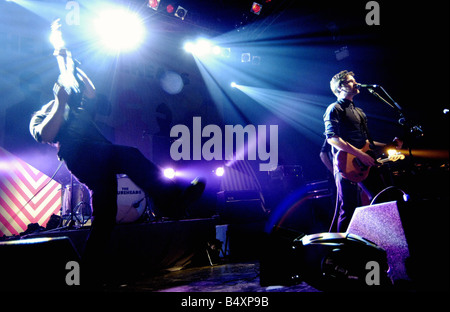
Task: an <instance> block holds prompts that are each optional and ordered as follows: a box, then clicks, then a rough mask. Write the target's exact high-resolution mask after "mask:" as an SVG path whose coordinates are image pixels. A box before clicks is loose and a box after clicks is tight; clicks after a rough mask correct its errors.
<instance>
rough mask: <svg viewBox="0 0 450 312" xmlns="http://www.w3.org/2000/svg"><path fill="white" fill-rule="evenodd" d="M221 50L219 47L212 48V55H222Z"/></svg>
mask: <svg viewBox="0 0 450 312" xmlns="http://www.w3.org/2000/svg"><path fill="white" fill-rule="evenodd" d="M221 50H222V49H221V48H220V47H219V46H214V47H213V48H212V53H213V54H214V55H219V54H220V52H221Z"/></svg>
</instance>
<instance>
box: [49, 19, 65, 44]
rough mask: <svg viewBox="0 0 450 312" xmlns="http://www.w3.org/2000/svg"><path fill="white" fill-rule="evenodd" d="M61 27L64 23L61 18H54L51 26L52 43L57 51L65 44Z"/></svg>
mask: <svg viewBox="0 0 450 312" xmlns="http://www.w3.org/2000/svg"><path fill="white" fill-rule="evenodd" d="M61 28H62V25H61V19H60V18H57V19H56V20H54V21H53V22H52V24H51V26H50V29H51V34H50V42H51V43H52V45H53V48H54V49H55V52H56V51H60V50H62V49H63V48H64V46H65V43H64V40H63V38H62V32H61Z"/></svg>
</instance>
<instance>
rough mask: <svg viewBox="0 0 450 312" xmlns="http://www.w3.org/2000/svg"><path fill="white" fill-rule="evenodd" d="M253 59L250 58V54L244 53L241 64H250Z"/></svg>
mask: <svg viewBox="0 0 450 312" xmlns="http://www.w3.org/2000/svg"><path fill="white" fill-rule="evenodd" d="M250 60H251V57H250V53H242V54H241V62H242V63H248V62H250Z"/></svg>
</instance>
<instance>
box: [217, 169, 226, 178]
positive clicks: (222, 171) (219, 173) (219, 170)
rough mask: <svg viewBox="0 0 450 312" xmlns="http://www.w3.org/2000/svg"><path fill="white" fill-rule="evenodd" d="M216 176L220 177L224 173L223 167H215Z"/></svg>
mask: <svg viewBox="0 0 450 312" xmlns="http://www.w3.org/2000/svg"><path fill="white" fill-rule="evenodd" d="M215 173H216V176H218V177H221V176H223V174H224V173H225V169H224V168H223V167H217V169H216V170H215Z"/></svg>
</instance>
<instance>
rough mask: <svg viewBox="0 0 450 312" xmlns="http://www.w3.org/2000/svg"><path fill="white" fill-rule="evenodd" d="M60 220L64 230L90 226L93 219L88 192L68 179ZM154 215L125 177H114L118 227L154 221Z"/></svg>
mask: <svg viewBox="0 0 450 312" xmlns="http://www.w3.org/2000/svg"><path fill="white" fill-rule="evenodd" d="M61 217H62V222H63V224H62V225H63V226H64V227H72V226H75V227H82V226H87V225H89V223H90V221H91V218H92V205H91V192H90V191H89V189H88V188H87V187H86V186H85V185H83V184H81V183H79V182H75V181H74V180H73V177H72V179H71V183H70V184H68V185H66V186H65V187H64V189H63V204H62V209H61ZM156 218H157V217H156V214H155V211H154V205H153V202H152V200H151V198H150V197H149V196H148V195H147V194H146V193H145V192H144V191H143V190H142V189H140V188H139V187H138V186H137V185H136V184H134V182H133V181H132V180H131V179H130V178H128V176H127V175H124V174H121V175H117V216H116V222H117V223H118V224H124V223H133V222H138V221H153V220H155V219H156Z"/></svg>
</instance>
